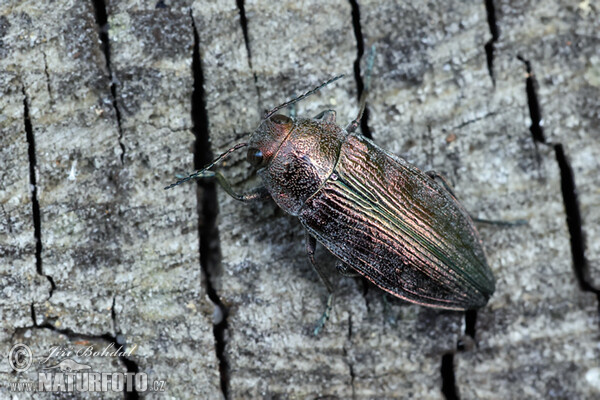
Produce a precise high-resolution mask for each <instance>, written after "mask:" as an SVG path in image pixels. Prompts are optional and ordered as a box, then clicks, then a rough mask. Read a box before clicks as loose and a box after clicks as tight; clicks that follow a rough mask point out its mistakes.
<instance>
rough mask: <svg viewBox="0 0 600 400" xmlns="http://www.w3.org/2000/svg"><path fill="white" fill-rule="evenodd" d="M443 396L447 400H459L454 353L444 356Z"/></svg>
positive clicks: (442, 370) (442, 371) (442, 367)
mask: <svg viewBox="0 0 600 400" xmlns="http://www.w3.org/2000/svg"><path fill="white" fill-rule="evenodd" d="M440 370H441V373H442V394H443V395H444V397H445V398H446V400H458V399H459V397H458V388H457V387H456V377H455V376H454V352H448V353H446V354H444V355H443V356H442V366H441V368H440Z"/></svg>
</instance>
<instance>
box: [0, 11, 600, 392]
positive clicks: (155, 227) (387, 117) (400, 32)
mask: <svg viewBox="0 0 600 400" xmlns="http://www.w3.org/2000/svg"><path fill="white" fill-rule="evenodd" d="M413 3H415V2H412V3H406V4H395V5H392V3H391V2H383V1H360V2H358V4H357V2H349V1H341V0H340V1H334V2H327V4H326V5H325V4H324V3H322V2H309V1H306V2H288V1H282V2H263V1H258V0H256V1H250V0H247V1H245V2H244V1H242V2H236V1H233V0H231V1H230V0H228V1H226V2H217V1H195V2H192V1H181V2H170V1H158V2H138V1H134V0H131V1H118V2H117V1H107V2H106V3H104V2H102V1H95V2H92V1H75V0H72V1H66V0H61V1H54V2H48V4H46V3H43V2H18V1H8V2H3V3H2V4H1V5H0V90H1V94H2V96H1V98H0V157H1V159H0V166H1V168H0V172H1V174H2V175H1V179H0V257H2V260H1V262H0V272H1V273H0V282H1V285H2V287H1V289H2V290H1V291H0V310H1V311H0V312H1V314H2V318H1V321H2V322H1V331H0V334H1V338H0V342H1V345H0V350H1V351H2V353H3V354H7V353H8V352H9V350H10V348H11V347H12V346H13V345H14V344H15V343H19V342H22V343H26V344H28V345H29V346H30V347H31V349H32V352H33V354H34V357H35V361H39V360H41V359H42V358H44V357H45V356H47V354H48V351H49V349H50V348H51V347H53V346H64V347H65V348H69V349H78V348H81V347H82V346H85V345H88V344H93V345H95V346H96V347H97V348H103V347H105V346H106V345H108V343H110V342H113V341H115V342H117V343H118V344H123V345H124V346H125V348H126V349H131V348H133V347H135V346H137V347H136V348H135V351H134V352H133V354H132V355H131V356H126V357H125V358H120V359H119V358H116V357H112V358H111V357H93V358H89V357H88V358H86V357H79V358H78V357H75V359H76V360H77V361H79V362H82V363H88V364H91V365H92V367H93V370H94V371H101V372H117V371H125V370H129V371H135V370H136V369H137V370H139V371H140V372H146V373H148V375H149V377H150V379H164V380H166V382H167V392H166V393H150V392H147V393H139V394H140V395H142V396H145V397H148V398H153V397H157V398H163V397H168V396H170V397H173V398H223V397H224V395H226V396H227V397H228V398H232V399H238V398H320V397H330V398H359V399H363V398H364V399H366V398H444V397H447V398H453V396H455V395H459V396H460V397H461V398H490V399H493V398H548V397H557V398H594V397H598V396H600V361H599V360H600V346H599V344H600V341H599V339H600V335H599V321H598V297H597V293H598V292H597V290H596V289H595V288H598V287H600V247H599V246H600V244H599V243H600V242H599V241H598V239H597V238H598V234H599V233H600V232H599V226H600V212H599V209H600V200H599V199H600V192H599V187H600V178H598V173H597V172H598V168H599V161H598V160H600V128H599V126H600V124H599V122H600V100H599V99H600V96H599V95H600V43H599V42H600V38H599V37H598V32H599V31H600V30H599V29H600V22H599V21H600V18H599V17H600V16H599V15H598V14H599V10H598V8H597V5H595V4H593V3H591V2H586V1H582V2H566V1H564V0H562V1H560V0H552V1H547V2H537V4H533V5H532V4H530V3H529V2H516V1H501V0H496V1H488V2H487V4H486V2H484V1H468V2H443V3H442V2H440V3H428V4H425V3H424V4H422V5H420V4H416V3H415V4H413ZM486 5H487V9H486ZM104 10H105V11H106V16H104V15H103V13H104ZM492 10H493V12H492ZM105 18H106V20H107V22H108V25H104V20H105ZM99 32H101V33H102V34H99ZM105 33H107V35H106V34H105ZM492 39H494V40H492ZM107 43H108V45H109V51H108V52H105V51H104V49H105V46H106V44H107ZM371 44H374V45H376V46H377V57H376V60H375V64H374V69H373V76H372V91H371V93H370V95H369V111H370V112H369V119H368V129H369V133H370V134H371V136H372V137H373V140H374V141H375V142H377V143H378V144H380V145H381V146H383V147H384V148H387V149H389V150H390V151H392V152H394V153H396V154H398V155H401V156H403V157H405V158H407V159H408V160H409V161H411V162H414V163H415V164H416V165H418V166H420V167H421V168H423V169H436V170H438V171H439V172H441V173H443V174H444V175H446V176H447V177H448V178H449V180H450V181H451V182H452V184H453V185H454V188H455V192H456V193H457V195H458V197H459V198H460V199H461V200H462V201H463V203H464V204H465V206H466V208H467V209H468V210H470V211H471V213H472V214H473V215H475V216H478V217H480V218H488V219H519V218H525V219H527V220H528V221H529V224H528V225H526V226H520V227H513V228H505V227H498V226H487V225H482V226H481V228H480V233H481V235H482V237H483V240H484V243H485V249H486V252H487V254H488V261H489V263H490V265H491V267H492V269H493V271H494V273H495V275H496V278H497V281H498V282H497V291H496V294H495V295H494V297H493V298H492V299H491V301H490V303H489V305H488V306H487V307H485V308H484V309H482V310H481V311H479V312H478V313H477V320H476V324H475V327H473V326H472V322H473V319H472V318H467V319H466V323H465V316H464V314H462V313H453V312H443V311H436V310H431V309H426V308H422V307H418V306H414V305H409V304H405V303H402V302H401V301H398V300H395V299H391V298H384V295H383V294H382V292H380V291H379V290H377V289H376V288H374V287H373V286H370V285H368V284H366V283H365V282H364V281H362V280H357V279H350V278H339V279H338V278H337V277H335V271H333V268H332V272H331V273H332V278H335V281H336V282H338V287H339V288H338V297H337V302H336V305H335V309H334V312H333V315H332V318H331V320H330V321H329V322H328V323H327V325H326V327H325V330H324V331H323V332H322V333H321V335H320V336H318V337H313V336H312V334H311V332H312V328H313V326H314V323H315V321H316V320H317V319H318V317H319V316H320V314H321V312H322V311H323V308H324V302H325V299H326V294H327V292H326V289H325V287H324V286H323V285H322V284H320V282H319V280H318V277H317V276H316V274H315V273H314V272H313V271H312V269H311V267H310V265H309V263H308V260H307V258H306V255H305V250H304V233H303V231H302V227H301V226H300V225H299V223H298V222H297V221H296V220H295V219H294V218H291V217H289V216H287V215H285V214H284V213H283V212H282V211H280V210H279V209H278V208H277V207H276V206H275V205H274V204H273V203H272V202H265V203H260V204H253V205H250V206H247V205H243V204H239V203H237V202H235V201H234V200H232V199H230V198H229V197H228V196H227V195H226V194H225V193H224V192H223V191H222V190H220V189H217V190H216V192H215V190H214V187H211V185H200V186H196V185H191V184H190V185H183V186H179V187H177V188H176V189H174V190H171V191H169V192H164V191H163V190H162V188H163V186H165V184H166V183H169V182H171V181H172V179H173V176H174V174H176V173H185V172H187V171H190V170H192V169H194V163H195V164H196V166H198V165H201V164H202V163H204V162H206V161H207V160H208V159H209V158H210V157H211V153H212V154H218V153H220V152H221V151H224V150H225V149H226V148H228V147H230V146H231V145H232V144H233V143H237V142H239V141H243V140H246V135H245V134H246V133H247V132H251V131H252V130H253V129H254V128H255V127H256V126H257V124H258V122H259V121H260V117H261V115H262V111H263V110H264V109H268V108H271V107H273V106H275V105H277V104H278V103H280V102H282V101H284V100H285V99H288V98H289V97H291V96H293V95H297V94H299V93H301V92H302V91H304V90H306V89H307V88H310V87H311V86H313V85H314V84H316V83H318V82H320V81H322V80H324V79H326V78H328V77H330V76H332V75H336V74H339V73H344V74H346V78H345V79H343V80H341V81H338V82H336V83H335V84H334V85H332V86H331V87H329V88H327V89H325V90H323V91H321V92H320V93H318V94H316V95H315V96H313V97H311V98H309V99H307V100H305V101H304V102H301V103H299V104H298V105H297V110H296V112H297V114H298V115H300V116H306V115H308V116H312V115H314V114H316V113H317V112H319V111H321V110H323V109H326V108H333V109H336V111H337V112H338V121H339V122H340V123H341V124H345V123H346V122H347V121H350V120H351V119H353V118H354V116H355V113H356V108H357V96H358V88H359V87H362V81H361V80H360V78H358V76H357V75H356V73H355V72H356V71H357V70H356V67H360V69H362V70H363V71H364V69H365V63H364V61H365V60H364V58H365V56H363V57H362V58H363V59H362V60H361V62H360V63H359V64H356V65H355V61H356V60H357V57H358V56H359V55H360V53H362V51H363V49H365V48H366V49H368V48H369V46H370V45H371ZM486 44H488V45H487V47H486ZM486 50H487V51H486ZM367 51H368V50H367ZM107 55H109V57H108V59H107ZM517 56H521V58H522V59H524V60H526V61H528V62H529V69H530V73H529V74H528V72H527V65H526V63H525V62H523V61H520V60H519V59H518V58H517ZM490 57H493V59H490ZM488 66H489V68H488ZM528 85H530V87H529V89H528ZM536 102H537V103H539V106H540V107H539V108H540V110H541V114H540V113H536V111H535V107H533V114H531V113H530V109H531V108H532V105H534V104H535V103H536ZM538 114H539V115H538ZM532 116H533V118H532ZM538 118H541V120H542V121H541V123H540V121H538ZM531 125H533V127H534V128H533V129H532V130H530V126H531ZM539 126H541V128H542V129H541V130H540V129H538V127H539ZM532 131H533V133H532ZM195 136H196V138H195ZM196 139H197V140H196ZM195 141H196V142H197V144H196V145H194V143H195ZM543 141H544V142H546V143H542V142H543ZM559 145H560V146H559ZM244 156H245V154H244V153H243V152H240V154H238V155H236V156H235V157H233V158H232V159H231V160H230V161H227V162H226V163H224V164H223V165H222V167H221V169H222V171H223V173H224V174H225V175H226V176H227V177H228V178H231V179H232V180H233V181H234V182H235V183H236V187H239V188H249V187H252V186H254V185H256V184H258V183H259V182H258V180H257V179H256V178H253V177H252V176H251V170H250V169H249V168H248V166H247V164H246V162H245V160H244V158H245V157H244ZM563 156H564V157H563ZM194 158H195V161H194ZM30 171H33V172H34V173H33V174H32V175H30ZM569 171H572V176H573V177H574V183H575V184H576V185H577V186H576V187H577V195H578V197H577V198H578V203H572V202H571V199H573V198H574V196H573V193H572V190H571V189H570V188H569V183H570V182H571V179H570V175H569ZM34 183H35V186H33V184H34ZM32 187H35V190H33V191H32V190H31V189H32ZM565 199H566V200H565ZM217 209H218V212H219V214H218V217H217V218H216V220H215V212H216V211H217ZM577 212H579V214H580V217H581V221H577ZM567 215H569V218H570V224H567ZM38 216H39V219H38ZM38 221H39V222H38ZM580 232H582V233H583V237H582V239H581V240H579V239H578V238H577V236H578V233H580ZM201 239H202V240H201ZM572 239H573V240H572ZM38 242H39V245H37V243H38ZM36 245H37V246H36ZM581 256H583V258H581ZM317 258H318V260H319V261H320V262H321V263H328V264H333V263H332V262H333V260H332V258H331V257H330V256H328V255H327V254H325V251H324V250H323V249H322V248H319V249H318V250H317ZM201 261H202V263H203V265H202V268H201ZM582 288H583V289H586V290H582ZM215 302H217V303H220V304H221V305H222V306H224V307H225V308H226V310H227V312H226V316H225V319H224V321H223V322H221V323H219V324H218V325H217V326H216V327H214V326H213V321H215V320H216V321H218V320H219V319H220V318H219V314H220V313H219V307H216V306H215V305H214V303H215ZM465 334H466V335H467V336H468V335H473V334H474V335H475V346H473V348H471V349H470V350H468V351H464V352H458V353H455V352H456V349H457V341H458V340H459V339H461V341H462V342H470V339H469V338H468V337H465ZM61 359H62V358H61V357H55V358H54V359H53V360H52V361H51V363H52V365H54V364H56V363H57V362H58V361H60V360H61ZM4 360H6V359H4ZM36 365H37V364H34V367H32V369H30V370H29V371H28V372H27V373H20V374H17V373H14V372H13V371H12V370H11V368H10V366H9V364H8V363H7V362H5V361H2V362H0V379H1V381H2V383H1V384H0V391H1V393H2V397H8V396H10V395H11V393H10V386H9V383H11V382H22V381H26V380H32V381H34V382H35V379H36V376H35V372H36V368H35V366H36ZM442 387H443V388H444V390H443V391H442ZM79 395H81V396H83V397H86V396H87V397H89V398H93V397H106V395H107V394H103V393H83V394H79ZM108 395H109V396H113V397H116V398H119V397H123V394H122V393H108ZM26 396H27V395H19V397H23V398H25V397H26ZM29 396H32V395H31V394H29ZM51 396H52V395H51V394H46V397H48V398H49V397H51ZM43 397H44V396H43V395H41V394H37V395H36V398H43ZM65 397H66V396H65Z"/></svg>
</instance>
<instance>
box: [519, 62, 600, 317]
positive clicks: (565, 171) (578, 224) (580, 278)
mask: <svg viewBox="0 0 600 400" xmlns="http://www.w3.org/2000/svg"><path fill="white" fill-rule="evenodd" d="M517 58H518V59H519V60H520V61H521V62H523V63H524V64H525V68H526V71H527V77H526V91H527V102H528V106H529V115H530V118H531V126H530V128H529V130H530V131H531V134H532V137H533V141H534V143H535V144H536V149H537V144H538V143H541V144H547V145H550V146H552V148H553V149H554V154H555V157H556V162H557V164H558V168H559V171H560V185H561V192H562V197H563V203H564V207H565V214H566V223H567V228H568V230H569V239H570V246H571V257H572V260H573V271H574V273H575V277H576V279H577V282H578V284H579V287H580V288H581V290H583V291H585V292H591V293H594V294H595V295H596V298H597V301H598V312H599V313H600V288H596V287H594V286H593V285H592V284H591V283H590V282H591V279H590V276H589V265H588V261H587V258H586V256H585V247H586V245H585V235H584V232H583V224H582V220H581V211H580V209H579V201H578V199H577V187H576V185H575V175H574V173H573V168H572V167H571V163H570V161H569V159H568V157H567V155H566V154H565V151H564V148H563V145H562V143H548V142H547V141H546V137H545V135H544V129H543V127H542V121H543V118H542V111H541V107H540V103H539V99H538V95H537V89H536V88H537V81H536V79H535V75H534V74H533V69H532V66H531V62H530V61H529V60H527V59H525V58H524V57H523V56H521V55H518V56H517ZM538 155H539V153H538Z"/></svg>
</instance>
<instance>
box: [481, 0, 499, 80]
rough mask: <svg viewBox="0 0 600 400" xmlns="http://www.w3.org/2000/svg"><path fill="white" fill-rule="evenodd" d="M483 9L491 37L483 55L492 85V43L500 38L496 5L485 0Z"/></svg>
mask: <svg viewBox="0 0 600 400" xmlns="http://www.w3.org/2000/svg"><path fill="white" fill-rule="evenodd" d="M485 10H486V12H487V20H488V26H489V28H490V34H491V35H492V38H491V39H490V40H488V41H487V43H486V44H485V47H484V48H485V55H486V59H487V68H488V74H489V75H490V79H491V80H492V84H493V85H494V87H495V86H496V78H495V76H494V44H495V43H496V42H497V41H498V39H500V29H499V28H498V24H497V23H496V7H495V5H494V0H485Z"/></svg>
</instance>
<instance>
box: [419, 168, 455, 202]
mask: <svg viewBox="0 0 600 400" xmlns="http://www.w3.org/2000/svg"><path fill="white" fill-rule="evenodd" d="M425 175H427V176H428V177H430V178H431V179H433V180H434V181H435V180H436V179H439V180H440V182H441V183H442V186H444V188H445V189H446V191H448V193H450V194H451V195H452V197H454V198H455V199H456V195H455V194H454V191H453V190H452V188H451V187H450V185H449V184H448V181H447V180H446V178H444V176H443V175H441V174H439V173H438V172H437V171H434V170H431V171H426V172H425Z"/></svg>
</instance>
